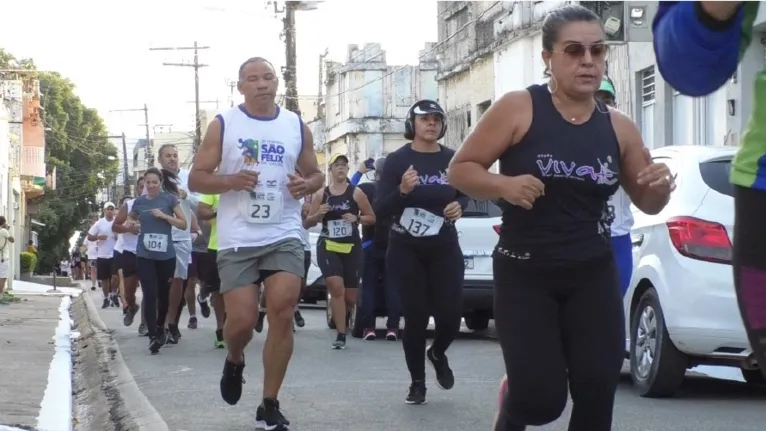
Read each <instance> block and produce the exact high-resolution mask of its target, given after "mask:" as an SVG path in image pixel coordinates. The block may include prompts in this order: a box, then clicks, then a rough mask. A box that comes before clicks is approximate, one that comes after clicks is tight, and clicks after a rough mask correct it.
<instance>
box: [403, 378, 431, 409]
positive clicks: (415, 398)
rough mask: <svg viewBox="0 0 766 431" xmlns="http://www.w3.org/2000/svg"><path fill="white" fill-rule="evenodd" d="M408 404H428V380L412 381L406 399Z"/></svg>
mask: <svg viewBox="0 0 766 431" xmlns="http://www.w3.org/2000/svg"><path fill="white" fill-rule="evenodd" d="M404 402H405V403H407V404H426V382H412V384H411V385H410V392H409V393H408V394H407V398H406V399H405V400H404Z"/></svg>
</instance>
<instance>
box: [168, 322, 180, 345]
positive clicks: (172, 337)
mask: <svg viewBox="0 0 766 431" xmlns="http://www.w3.org/2000/svg"><path fill="white" fill-rule="evenodd" d="M165 334H166V336H167V338H168V344H178V339H179V337H178V335H177V334H178V326H177V325H168V328H167V329H166V332H165Z"/></svg>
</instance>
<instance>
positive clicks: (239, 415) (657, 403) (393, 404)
mask: <svg viewBox="0 0 766 431" xmlns="http://www.w3.org/2000/svg"><path fill="white" fill-rule="evenodd" d="M88 292H89V293H90V294H91V295H92V297H93V299H94V300H95V301H96V303H97V304H98V303H99V300H100V298H99V295H98V294H97V293H94V292H90V291H88ZM303 313H304V316H305V318H306V327H304V328H299V329H298V332H297V334H296V339H295V353H294V356H293V360H292V362H291V364H290V368H289V371H288V375H287V378H286V381H285V384H284V389H283V391H282V393H281V396H280V401H281V403H282V407H283V410H284V412H285V415H286V416H287V417H288V418H289V419H290V420H291V422H292V424H293V426H292V428H291V429H292V430H303V431H362V430H364V431H384V430H385V431H389V430H396V431H422V430H427V431H430V430H440V431H452V430H490V429H491V422H492V418H493V416H494V413H495V400H496V392H497V384H498V380H499V378H500V377H501V376H502V375H503V372H504V371H503V365H502V360H501V358H500V347H499V346H498V344H497V342H496V341H494V340H493V339H492V338H491V337H488V336H479V335H475V334H470V333H468V332H467V331H465V330H464V333H463V334H462V335H461V337H460V339H458V340H457V341H456V342H455V343H454V344H453V346H452V347H451V348H450V350H449V352H448V354H449V358H450V363H451V365H452V367H453V369H454V370H455V374H456V385H455V388H454V389H453V390H451V391H441V390H439V389H438V388H437V387H436V385H435V384H434V383H433V382H429V392H428V400H429V404H427V405H425V406H408V405H405V404H404V397H405V393H406V389H407V386H408V384H409V381H408V375H407V371H406V367H405V364H404V357H403V353H402V349H401V345H400V343H399V342H390V341H385V340H380V339H379V340H377V341H374V342H366V341H360V340H356V339H350V340H349V347H348V348H347V349H346V350H343V351H335V350H331V349H330V342H331V341H332V339H333V337H334V333H333V331H331V330H329V329H328V328H327V326H326V324H325V322H324V310H323V309H322V308H318V309H304V310H303ZM101 316H102V318H103V320H104V322H105V323H106V325H107V326H108V327H109V328H112V329H114V332H113V336H114V337H115V339H116V341H117V343H118V345H119V347H120V350H121V352H122V355H123V357H124V359H125V362H126V364H127V367H128V369H129V370H130V371H131V372H132V374H133V376H134V378H135V381H136V382H137V384H138V387H139V388H140V390H141V391H142V392H143V393H144V394H145V395H146V397H147V398H148V400H149V401H150V402H151V403H152V405H153V406H154V408H155V409H156V410H157V411H158V412H159V414H160V415H161V416H162V418H163V419H164V420H165V421H166V422H167V425H168V427H169V429H170V430H171V431H181V430H183V431H218V430H220V431H224V430H225V431H240V430H242V431H244V430H248V431H250V430H253V429H254V414H255V406H256V405H257V404H258V402H259V397H260V392H261V389H262V388H261V382H262V368H261V361H260V350H261V348H262V346H263V341H264V334H255V337H254V338H253V342H252V343H251V345H250V346H249V348H248V350H247V352H246V356H247V358H248V367H247V368H246V369H245V379H246V380H247V383H246V384H245V386H244V394H243V396H242V400H241V401H240V403H239V405H237V406H234V407H231V406H228V405H227V404H226V403H224V402H223V401H222V400H221V398H220V394H219V389H218V383H219V376H220V372H221V368H222V365H223V359H224V357H225V354H226V352H225V351H224V350H215V349H213V345H212V341H213V338H212V337H213V335H212V332H213V328H214V321H213V319H212V318H211V319H202V318H200V327H199V329H196V330H187V329H185V323H186V315H184V317H183V318H182V325H181V328H182V329H181V331H182V333H183V338H182V339H181V342H180V343H179V344H178V345H175V346H169V347H166V348H163V350H162V352H161V353H160V354H159V355H157V356H150V355H149V351H148V348H147V347H148V340H147V339H146V338H143V337H138V336H137V334H136V330H137V325H138V319H136V320H137V321H136V323H135V324H134V326H133V327H130V328H126V327H124V326H123V325H122V313H121V311H120V310H118V309H113V308H110V309H107V310H102V311H101ZM380 323H382V322H380ZM429 371H430V370H429ZM430 377H432V376H431V375H429V378H430ZM764 399H766V391H764V390H758V389H753V388H750V387H747V386H746V385H744V384H741V383H738V382H732V381H724V380H716V379H711V378H704V377H703V378H700V377H694V378H689V379H687V382H686V383H685V384H684V386H683V389H682V391H681V393H680V394H679V395H678V397H676V398H673V399H665V400H650V399H643V398H640V397H638V396H637V395H636V394H635V393H634V392H633V391H632V389H631V386H630V383H629V379H628V378H627V376H625V378H624V379H623V383H622V384H621V386H620V388H619V392H618V394H617V402H616V406H615V422H614V427H613V430H615V431H665V430H667V431H670V430H673V431H720V430H727V431H745V430H747V431H754V430H760V429H763V423H764V419H765V418H766V413H765V410H764ZM568 416H569V407H568V408H567V411H566V412H565V413H564V415H563V416H562V419H560V420H558V421H556V422H555V423H553V424H550V425H548V426H545V427H540V428H531V429H534V430H546V431H564V430H566V429H567V418H568Z"/></svg>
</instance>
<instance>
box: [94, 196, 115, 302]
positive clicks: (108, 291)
mask: <svg viewBox="0 0 766 431" xmlns="http://www.w3.org/2000/svg"><path fill="white" fill-rule="evenodd" d="M114 210H115V205H114V204H113V203H111V202H107V203H106V204H104V217H102V218H100V219H98V221H96V223H94V224H93V226H91V228H90V230H88V239H89V240H91V241H96V242H97V243H96V244H97V247H98V249H97V250H98V258H97V259H96V277H97V278H98V281H100V282H101V291H102V293H103V294H104V302H103V304H102V305H101V308H108V307H109V305H110V304H111V305H112V306H113V307H119V306H120V300H119V296H118V294H117V293H118V290H119V288H120V285H119V279H118V278H117V265H116V262H115V261H114V256H113V254H114V246H115V244H116V243H117V238H116V236H117V235H116V234H115V233H114V232H112V223H113V222H114V216H115V214H114Z"/></svg>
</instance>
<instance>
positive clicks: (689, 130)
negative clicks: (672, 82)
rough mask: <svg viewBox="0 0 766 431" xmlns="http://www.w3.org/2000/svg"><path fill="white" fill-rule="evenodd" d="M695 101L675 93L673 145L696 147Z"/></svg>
mask: <svg viewBox="0 0 766 431" xmlns="http://www.w3.org/2000/svg"><path fill="white" fill-rule="evenodd" d="M694 105H695V103H694V99H693V98H691V97H689V96H684V95H683V94H680V93H679V92H677V91H675V92H673V145H694V144H698V143H699V142H698V141H697V140H695V139H694V138H695V136H694V114H695V111H694Z"/></svg>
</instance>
